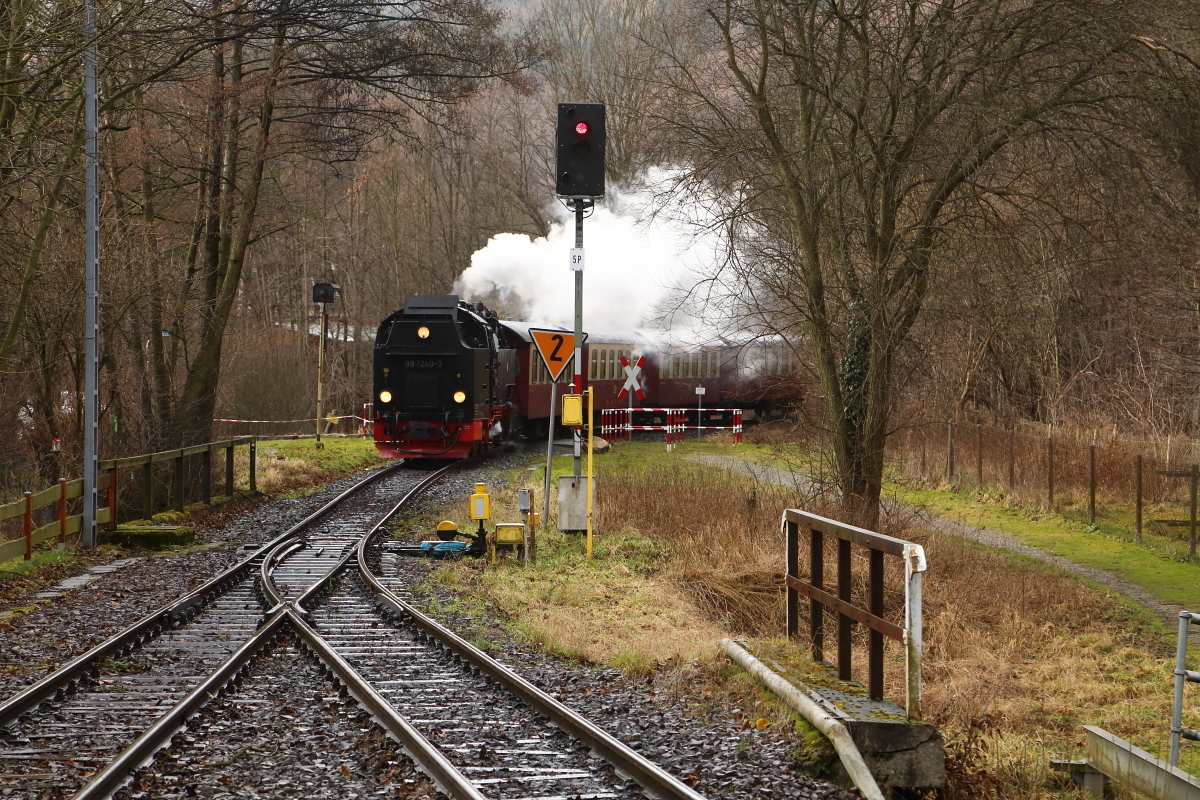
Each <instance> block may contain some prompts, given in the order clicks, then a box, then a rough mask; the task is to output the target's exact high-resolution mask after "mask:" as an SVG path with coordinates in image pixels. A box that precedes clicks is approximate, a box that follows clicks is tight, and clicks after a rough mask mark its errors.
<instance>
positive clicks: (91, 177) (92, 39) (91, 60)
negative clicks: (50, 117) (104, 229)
mask: <svg viewBox="0 0 1200 800" xmlns="http://www.w3.org/2000/svg"><path fill="white" fill-rule="evenodd" d="M83 37H84V39H85V40H86V41H87V46H86V48H85V49H84V51H83V124H84V129H85V144H84V173H85V175H84V183H85V189H84V228H85V229H86V230H85V233H84V256H83V260H84V273H85V275H84V295H85V300H84V320H83V328H84V338H85V345H84V358H83V363H84V366H83V518H82V519H81V520H80V523H81V525H80V527H81V530H80V533H81V534H82V538H83V546H84V547H85V548H92V547H95V546H96V444H97V443H96V436H97V422H98V420H97V417H98V416H99V410H100V409H99V406H100V404H99V395H100V392H99V378H100V376H99V361H98V359H97V346H96V335H97V329H98V327H99V321H98V317H99V313H98V309H99V299H98V298H99V294H98V288H97V285H96V283H97V280H96V275H97V272H98V264H99V258H100V256H99V253H100V190H99V179H98V175H97V172H98V168H97V162H98V159H99V146H98V140H97V128H98V126H97V119H96V115H97V107H96V106H97V104H96V0H86V3H85V5H84V12H83Z"/></svg>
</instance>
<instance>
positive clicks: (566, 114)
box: [555, 103, 604, 197]
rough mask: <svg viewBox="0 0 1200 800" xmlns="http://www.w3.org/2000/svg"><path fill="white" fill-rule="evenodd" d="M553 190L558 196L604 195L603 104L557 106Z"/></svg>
mask: <svg viewBox="0 0 1200 800" xmlns="http://www.w3.org/2000/svg"><path fill="white" fill-rule="evenodd" d="M557 134H558V135H557V144H556V152H557V157H556V159H555V191H556V192H557V193H558V196H559V197H603V196H604V104H603V103H559V104H558V128H557Z"/></svg>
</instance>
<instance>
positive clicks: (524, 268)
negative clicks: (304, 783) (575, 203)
mask: <svg viewBox="0 0 1200 800" xmlns="http://www.w3.org/2000/svg"><path fill="white" fill-rule="evenodd" d="M650 201H651V195H650V194H649V193H638V192H633V193H620V192H611V191H610V193H609V194H608V195H607V196H606V198H605V200H604V201H602V202H601V204H600V205H598V206H597V207H596V208H595V209H594V210H593V211H592V213H591V216H589V217H588V218H587V219H586V220H584V223H583V244H584V251H585V253H586V263H585V267H586V268H585V270H584V288H583V314H584V328H585V329H586V330H588V331H589V332H592V335H593V336H596V335H599V334H602V333H606V332H624V331H633V330H637V329H650V328H658V329H664V328H667V327H670V328H671V329H672V330H673V332H674V333H675V335H676V336H677V337H682V338H686V336H687V331H688V329H689V328H690V327H691V326H692V325H693V323H694V322H695V320H694V319H693V318H692V317H691V316H690V315H689V314H688V313H687V312H686V311H684V310H683V309H682V308H681V306H682V305H684V304H681V302H680V301H681V299H682V298H683V297H685V296H686V294H687V292H688V291H689V290H690V288H691V287H692V286H694V285H695V284H696V283H697V281H698V280H699V279H700V276H703V275H706V274H711V273H710V270H711V268H712V265H713V264H714V263H715V260H716V258H717V257H718V253H719V252H720V243H719V241H718V238H717V236H716V235H715V234H707V233H696V232H695V231H696V228H694V227H692V226H691V225H689V224H688V223H687V222H684V221H682V220H678V219H668V218H665V217H654V216H652V215H650V214H649V213H646V212H644V209H647V208H649V207H650ZM553 213H554V216H555V219H554V222H553V224H552V225H551V229H550V233H549V235H547V236H546V237H544V238H536V239H535V238H532V237H529V236H526V235H524V234H517V233H501V234H497V235H496V236H493V237H492V238H491V240H490V241H489V242H488V243H487V245H486V246H484V247H483V249H481V250H478V251H476V252H475V254H474V255H473V256H471V266H470V267H469V268H468V269H467V270H465V271H464V272H463V273H462V275H460V276H459V278H458V280H457V281H456V282H455V285H454V290H455V292H456V293H457V294H458V295H459V296H460V297H462V299H464V300H470V301H472V302H474V301H477V300H483V301H484V303H486V304H487V305H489V306H492V307H493V308H495V309H496V311H497V312H498V313H499V314H500V316H501V317H507V318H509V319H513V318H519V319H524V320H528V321H530V322H534V323H540V324H553V323H557V324H560V325H565V326H567V327H570V326H571V325H572V324H573V321H574V315H575V279H574V273H573V272H572V271H571V270H570V268H569V265H568V257H569V256H568V254H569V252H570V250H571V248H572V247H574V245H575V218H574V214H573V212H571V211H568V210H567V209H565V208H563V207H562V206H561V205H560V204H556V205H555V210H554V211H553Z"/></svg>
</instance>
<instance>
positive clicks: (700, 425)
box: [696, 392, 704, 442]
mask: <svg viewBox="0 0 1200 800" xmlns="http://www.w3.org/2000/svg"><path fill="white" fill-rule="evenodd" d="M703 435H704V395H702V394H700V393H699V392H697V393H696V441H697V442H698V441H700V437H701V436H703Z"/></svg>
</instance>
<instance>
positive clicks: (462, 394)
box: [454, 392, 467, 403]
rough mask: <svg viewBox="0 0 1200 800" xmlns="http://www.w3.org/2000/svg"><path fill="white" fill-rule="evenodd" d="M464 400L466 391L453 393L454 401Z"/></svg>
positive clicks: (460, 401)
mask: <svg viewBox="0 0 1200 800" xmlns="http://www.w3.org/2000/svg"><path fill="white" fill-rule="evenodd" d="M466 401H467V393H466V392H455V393H454V402H456V403H465V402H466Z"/></svg>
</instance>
